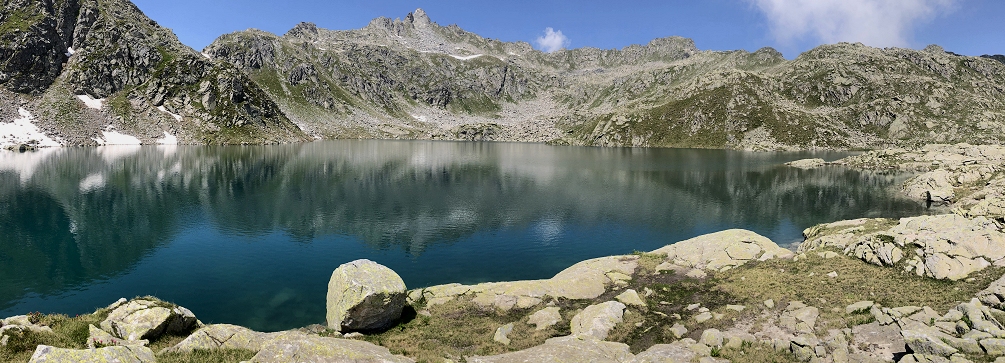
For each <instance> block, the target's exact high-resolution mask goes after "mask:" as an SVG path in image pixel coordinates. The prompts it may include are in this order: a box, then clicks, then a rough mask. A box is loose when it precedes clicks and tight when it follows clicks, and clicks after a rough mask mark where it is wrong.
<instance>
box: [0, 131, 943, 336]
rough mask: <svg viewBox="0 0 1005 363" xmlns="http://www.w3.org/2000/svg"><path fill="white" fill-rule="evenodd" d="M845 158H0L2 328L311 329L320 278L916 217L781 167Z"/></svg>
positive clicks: (494, 265)
mask: <svg viewBox="0 0 1005 363" xmlns="http://www.w3.org/2000/svg"><path fill="white" fill-rule="evenodd" d="M845 155H847V154H844V153H810V152H803V153H748V152H739V151H722V150H690V149H627V148H583V147H553V146H546V145H539V144H509V143H457V142H427V141H418V142H405V141H330V142H316V143H309V144H298V145H280V146H232V147H184V146H180V147H175V146H158V147H153V146H151V147H138V146H119V147H100V148H64V149H47V150H42V151H39V152H34V153H24V154H18V153H11V152H0V316H9V315H15V314H22V313H26V312H28V311H35V310H41V311H44V312H61V313H68V314H77V313H84V312H90V311H92V310H93V309H94V308H95V307H98V306H103V305H106V304H108V303H110V302H112V301H114V300H115V299H117V298H119V297H132V296H137V295H148V294H150V295H156V296H158V297H161V298H164V299H167V300H171V301H174V302H177V303H179V304H181V305H183V306H186V307H188V308H190V309H192V310H193V311H194V312H195V313H196V314H197V316H199V317H200V319H201V320H203V321H204V322H207V323H209V322H216V323H224V322H225V323H236V324H242V325H246V326H249V327H251V328H254V329H259V330H279V329H287V328H292V327H298V326H303V325H307V324H311V323H318V322H322V321H323V320H324V296H325V289H326V286H327V281H328V277H329V276H330V274H331V271H332V269H334V268H335V267H337V266H338V265H339V264H341V263H345V262H348V261H351V260H353V259H357V258H369V259H372V260H375V261H378V262H380V263H382V264H385V265H387V266H389V267H391V268H393V269H395V270H396V271H398V273H399V274H401V275H402V277H403V278H404V279H405V282H406V283H407V284H408V286H410V287H419V286H426V285H430V284H442V283H449V282H462V283H475V282H482V281H500V280H514V279H536V278H546V277H550V276H551V275H553V274H554V273H556V272H558V271H560V270H561V269H563V268H565V267H568V266H569V265H572V264H573V263H576V262H578V261H581V260H584V259H588V258H592V257H598V256H604V255H611V254H623V253H629V252H632V251H634V250H639V251H648V250H653V249H656V248H659V247H662V246H663V245H666V244H669V243H673V242H675V241H679V240H682V239H686V238H690V237H693V236H696V235H700V234H704V233H709V232H714V231H718V230H722V229H728V228H745V229H750V230H753V231H755V232H758V233H760V234H763V235H765V236H767V237H769V238H771V239H773V240H774V241H776V242H778V243H779V244H782V245H786V244H791V243H794V242H798V241H799V240H800V239H801V237H800V233H801V231H802V229H804V228H806V227H809V226H812V225H814V224H817V223H823V222H829V221H835V220H840V219H848V218H859V217H902V216H910V215H918V214H923V213H926V210H925V208H924V205H923V204H922V203H919V202H918V201H912V200H905V199H900V198H899V197H898V196H897V194H896V193H895V192H894V190H895V189H896V186H897V185H898V184H899V183H900V182H902V181H903V180H905V179H906V177H908V176H907V175H898V174H889V173H879V172H863V171H855V170H848V169H844V168H840V167H825V168H821V169H815V170H799V169H794V168H789V167H785V166H782V165H781V163H784V162H786V161H792V160H796V159H801V158H806V157H823V158H825V159H828V160H834V159H837V158H840V157H843V156H845Z"/></svg>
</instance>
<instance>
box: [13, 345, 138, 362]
mask: <svg viewBox="0 0 1005 363" xmlns="http://www.w3.org/2000/svg"><path fill="white" fill-rule="evenodd" d="M77 362H116V363H153V362H156V359H155V358H154V352H153V351H152V350H150V348H147V347H144V346H142V345H129V346H114V347H105V348H98V349H63V348H56V347H51V346H48V345H39V346H38V347H37V348H35V354H32V356H31V360H29V361H28V363H77Z"/></svg>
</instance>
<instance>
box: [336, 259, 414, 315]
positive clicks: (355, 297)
mask: <svg viewBox="0 0 1005 363" xmlns="http://www.w3.org/2000/svg"><path fill="white" fill-rule="evenodd" d="M405 293H406V291H405V282H404V281H402V280H401V277H400V276H398V274H397V273H395V272H394V271H392V270H391V269H389V268H387V267H384V266H382V265H380V264H378V263H376V262H373V261H370V260H356V261H352V262H349V263H346V264H343V265H341V266H339V267H338V268H337V269H335V271H333V272H332V276H331V280H330V281H329V282H328V304H327V307H328V314H327V319H328V326H329V327H330V328H332V329H335V330H339V331H355V330H377V329H383V328H387V327H389V326H391V325H393V324H395V323H396V322H397V321H398V318H400V317H401V311H402V309H403V308H404V307H405V297H406V294H405Z"/></svg>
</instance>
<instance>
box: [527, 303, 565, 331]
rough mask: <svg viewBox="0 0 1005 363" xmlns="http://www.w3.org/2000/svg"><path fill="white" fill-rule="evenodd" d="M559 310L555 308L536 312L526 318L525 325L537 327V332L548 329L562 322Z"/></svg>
mask: <svg viewBox="0 0 1005 363" xmlns="http://www.w3.org/2000/svg"><path fill="white" fill-rule="evenodd" d="M560 311H561V309H559V308H558V307H556V306H552V307H547V308H544V309H541V310H538V311H537V312H536V313H533V314H531V315H530V317H528V318H527V324H533V325H535V326H537V330H545V329H548V328H550V327H552V326H554V325H555V324H558V323H559V322H561V321H562V314H560Z"/></svg>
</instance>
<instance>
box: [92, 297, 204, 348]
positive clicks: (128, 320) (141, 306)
mask: <svg viewBox="0 0 1005 363" xmlns="http://www.w3.org/2000/svg"><path fill="white" fill-rule="evenodd" d="M197 324H198V320H197V319H196V318H195V314H192V312H191V311H189V310H188V309H186V308H183V307H181V306H177V305H174V304H170V303H166V302H163V301H159V300H156V299H152V298H139V299H135V300H132V301H129V302H127V303H125V304H121V305H119V306H118V307H116V308H115V309H113V310H112V311H111V312H110V313H109V314H108V317H107V318H106V319H105V320H104V321H102V322H101V324H100V326H101V330H104V331H106V332H109V333H111V334H112V335H113V336H115V337H118V338H120V339H125V340H141V339H148V340H153V339H157V338H158V337H160V336H161V335H162V334H165V333H168V334H184V333H188V332H189V331H191V330H192V329H193V328H195V327H196V325H197Z"/></svg>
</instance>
